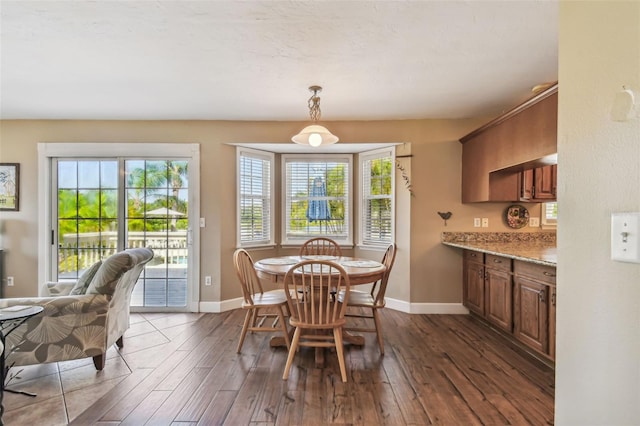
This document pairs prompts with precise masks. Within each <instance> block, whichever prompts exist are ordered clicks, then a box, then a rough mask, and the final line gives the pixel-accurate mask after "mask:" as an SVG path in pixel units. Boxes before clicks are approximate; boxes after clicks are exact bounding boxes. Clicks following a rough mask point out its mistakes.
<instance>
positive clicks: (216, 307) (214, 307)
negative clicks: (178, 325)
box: [200, 297, 242, 314]
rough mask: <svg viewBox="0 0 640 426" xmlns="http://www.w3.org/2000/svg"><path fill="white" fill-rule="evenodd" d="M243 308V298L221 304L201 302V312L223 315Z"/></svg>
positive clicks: (224, 301)
mask: <svg viewBox="0 0 640 426" xmlns="http://www.w3.org/2000/svg"><path fill="white" fill-rule="evenodd" d="M241 307H242V298H241V297H239V298H237V299H229V300H223V301H221V302H200V312H206V313H218V314H219V313H222V312H227V311H231V310H234V309H238V308H241Z"/></svg>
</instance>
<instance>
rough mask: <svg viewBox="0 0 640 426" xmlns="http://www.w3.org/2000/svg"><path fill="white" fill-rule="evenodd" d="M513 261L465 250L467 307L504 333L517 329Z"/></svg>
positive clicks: (464, 298) (464, 296)
mask: <svg viewBox="0 0 640 426" xmlns="http://www.w3.org/2000/svg"><path fill="white" fill-rule="evenodd" d="M511 275H512V274H511V259H508V258H506V257H502V256H496V255H492V254H486V255H483V253H480V252H476V251H472V250H465V252H464V283H463V304H464V306H466V307H467V308H468V309H469V310H470V311H472V312H474V313H476V314H478V315H480V316H481V317H483V318H484V319H486V320H487V321H489V322H491V323H492V324H494V325H496V326H498V327H500V328H501V329H503V330H505V331H508V332H511V330H512V329H513V326H512V324H513V309H512V306H513V286H512V280H511Z"/></svg>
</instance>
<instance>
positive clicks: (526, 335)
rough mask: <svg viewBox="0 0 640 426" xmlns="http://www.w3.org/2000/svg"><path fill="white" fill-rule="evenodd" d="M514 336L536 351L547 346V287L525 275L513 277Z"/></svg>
mask: <svg viewBox="0 0 640 426" xmlns="http://www.w3.org/2000/svg"><path fill="white" fill-rule="evenodd" d="M514 283H515V285H514V287H515V298H514V313H515V318H514V330H513V334H514V336H515V337H516V338H517V339H518V340H520V341H521V342H523V343H524V344H526V345H527V346H529V347H531V348H533V349H535V350H537V351H538V352H541V353H544V354H546V353H547V350H548V347H549V329H548V323H547V319H548V316H549V313H548V307H547V300H548V296H549V291H548V287H547V286H546V285H544V284H541V283H538V282H536V281H533V280H530V279H528V278H526V277H519V276H516V277H514Z"/></svg>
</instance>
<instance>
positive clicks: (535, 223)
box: [529, 217, 540, 228]
mask: <svg viewBox="0 0 640 426" xmlns="http://www.w3.org/2000/svg"><path fill="white" fill-rule="evenodd" d="M529 226H530V227H531V228H536V227H538V226H540V218H539V217H530V218H529Z"/></svg>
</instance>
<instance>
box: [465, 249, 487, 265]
mask: <svg viewBox="0 0 640 426" xmlns="http://www.w3.org/2000/svg"><path fill="white" fill-rule="evenodd" d="M464 260H467V261H469V262H478V263H484V253H482V252H479V251H474V250H465V251H464Z"/></svg>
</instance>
